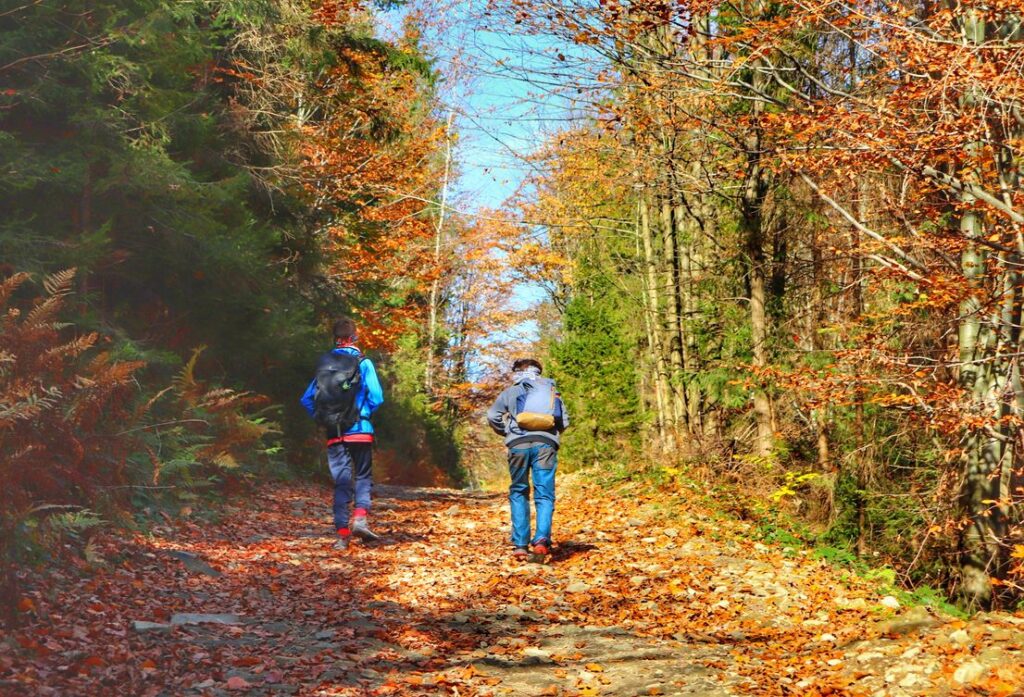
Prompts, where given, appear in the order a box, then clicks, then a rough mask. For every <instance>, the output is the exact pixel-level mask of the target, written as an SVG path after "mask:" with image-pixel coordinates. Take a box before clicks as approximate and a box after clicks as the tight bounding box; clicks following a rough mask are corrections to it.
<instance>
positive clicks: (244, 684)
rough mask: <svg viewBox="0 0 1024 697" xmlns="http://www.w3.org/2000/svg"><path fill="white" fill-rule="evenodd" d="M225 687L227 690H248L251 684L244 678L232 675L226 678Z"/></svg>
mask: <svg viewBox="0 0 1024 697" xmlns="http://www.w3.org/2000/svg"><path fill="white" fill-rule="evenodd" d="M227 687H228V689H229V690H248V689H249V688H250V687H252V685H251V684H249V681H248V680H246V679H245V678H241V677H239V676H237V675H234V676H232V677H230V678H228V682H227Z"/></svg>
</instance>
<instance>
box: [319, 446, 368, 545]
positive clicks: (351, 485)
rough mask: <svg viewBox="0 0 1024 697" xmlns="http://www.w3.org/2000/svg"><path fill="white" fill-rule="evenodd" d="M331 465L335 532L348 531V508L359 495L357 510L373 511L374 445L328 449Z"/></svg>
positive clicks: (332, 447)
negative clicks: (346, 529) (371, 500)
mask: <svg viewBox="0 0 1024 697" xmlns="http://www.w3.org/2000/svg"><path fill="white" fill-rule="evenodd" d="M327 465H328V466H329V467H330V468H331V477H332V478H333V479H334V529H335V530H341V529H343V528H347V527H348V515H349V514H348V507H349V503H351V502H352V494H353V493H355V499H356V506H355V507H356V508H362V509H363V510H365V511H369V510H370V493H371V492H372V490H373V479H372V477H371V476H370V475H371V473H372V470H373V444H371V443H333V444H331V445H329V446H327Z"/></svg>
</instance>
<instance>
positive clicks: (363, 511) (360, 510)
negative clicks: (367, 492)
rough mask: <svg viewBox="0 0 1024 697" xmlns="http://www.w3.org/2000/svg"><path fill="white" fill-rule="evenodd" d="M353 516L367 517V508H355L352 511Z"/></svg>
mask: <svg viewBox="0 0 1024 697" xmlns="http://www.w3.org/2000/svg"><path fill="white" fill-rule="evenodd" d="M352 517H353V518H365V517H366V509H365V508H357V509H355V510H354V511H352Z"/></svg>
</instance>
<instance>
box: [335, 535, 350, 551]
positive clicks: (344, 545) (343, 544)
mask: <svg viewBox="0 0 1024 697" xmlns="http://www.w3.org/2000/svg"><path fill="white" fill-rule="evenodd" d="M348 543H349V536H348V535H345V536H339V537H338V540H337V541H336V542H335V543H334V546H333V549H336V550H338V551H340V552H344V551H345V550H346V549H348Z"/></svg>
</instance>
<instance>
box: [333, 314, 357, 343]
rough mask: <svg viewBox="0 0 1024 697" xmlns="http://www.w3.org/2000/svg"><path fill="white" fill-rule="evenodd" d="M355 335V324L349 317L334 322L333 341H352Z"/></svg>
mask: <svg viewBox="0 0 1024 697" xmlns="http://www.w3.org/2000/svg"><path fill="white" fill-rule="evenodd" d="M355 335H356V323H355V320H353V319H352V318H351V317H341V318H340V319H337V320H335V322H334V338H335V339H352V338H355Z"/></svg>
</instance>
